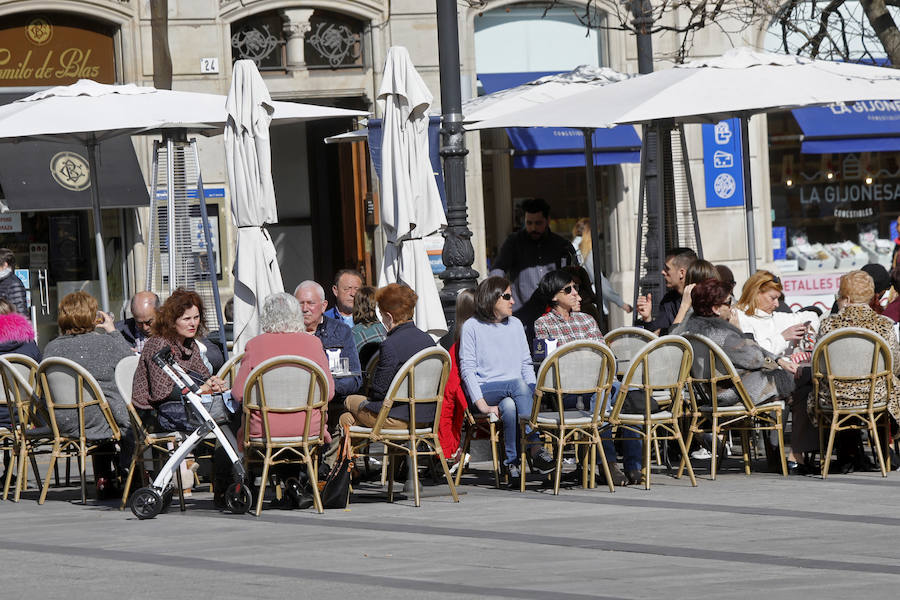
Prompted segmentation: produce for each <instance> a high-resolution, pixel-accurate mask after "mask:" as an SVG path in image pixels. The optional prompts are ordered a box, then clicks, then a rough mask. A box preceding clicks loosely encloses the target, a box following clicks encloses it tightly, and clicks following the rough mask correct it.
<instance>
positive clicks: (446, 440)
mask: <svg viewBox="0 0 900 600" xmlns="http://www.w3.org/2000/svg"><path fill="white" fill-rule="evenodd" d="M474 314H475V290H474V289H470V288H467V289H464V290H460V292H459V294H457V295H456V321H455V322H454V323H455V324H454V327H453V345H452V346H450V375H449V376H448V377H447V386H446V387H445V388H444V403H443V404H442V405H441V422H440V423H439V424H438V440H439V441H440V442H441V449H442V450H443V451H444V454H445V455H446V456H447V460H448V462H456V461H458V460H465V457H464V456H460V447H459V438H460V434H461V432H462V424H463V418H464V417H465V416H466V408H467V407H468V406H469V400H468V398H466V392H465V389H464V388H463V385H462V379H461V377H460V374H459V336H460V333H461V332H462V327H463V325H464V324H465V322H466V321H468V320H469V319H471V318H472V315H474Z"/></svg>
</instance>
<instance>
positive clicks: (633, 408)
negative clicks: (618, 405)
mask: <svg viewBox="0 0 900 600" xmlns="http://www.w3.org/2000/svg"><path fill="white" fill-rule="evenodd" d="M622 412H623V413H625V414H626V415H635V414H637V415H642V414H644V390H628V392H627V393H626V394H625V400H624V401H623V402H622ZM655 412H659V403H658V402H657V401H656V399H655V398H654V397H653V396H651V397H650V414H653V413H655Z"/></svg>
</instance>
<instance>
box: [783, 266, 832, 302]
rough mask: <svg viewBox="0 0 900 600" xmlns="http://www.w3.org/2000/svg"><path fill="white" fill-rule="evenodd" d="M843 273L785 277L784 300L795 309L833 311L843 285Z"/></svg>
mask: <svg viewBox="0 0 900 600" xmlns="http://www.w3.org/2000/svg"><path fill="white" fill-rule="evenodd" d="M842 275H843V273H811V274H809V275H783V276H782V277H781V285H782V286H784V298H785V301H786V302H787V303H788V305H789V306H790V307H791V308H792V309H794V310H797V309H800V308H803V307H805V306H818V307H819V308H822V309H827V310H831V305H832V304H834V295H835V294H836V293H837V291H838V288H839V287H840V285H841V276H842Z"/></svg>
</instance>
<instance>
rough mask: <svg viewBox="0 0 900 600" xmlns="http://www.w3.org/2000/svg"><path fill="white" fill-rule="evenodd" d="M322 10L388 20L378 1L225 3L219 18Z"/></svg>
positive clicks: (383, 5)
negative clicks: (285, 11)
mask: <svg viewBox="0 0 900 600" xmlns="http://www.w3.org/2000/svg"><path fill="white" fill-rule="evenodd" d="M292 8H294V9H298V8H299V9H303V8H305V9H321V10H327V11H330V12H335V13H340V14H344V15H347V16H348V17H353V18H355V19H359V20H360V21H365V22H380V21H382V20H384V19H385V18H387V7H386V3H385V2H381V1H378V0H355V1H352V2H348V1H346V0H344V1H341V0H256V1H253V0H251V1H250V2H243V3H241V2H236V1H235V2H223V4H222V9H221V11H220V12H219V18H220V19H222V21H223V22H224V23H226V24H231V23H233V22H234V21H239V20H241V19H244V18H247V17H249V16H251V15H254V14H257V13H261V12H267V11H271V10H279V9H282V10H283V9H292Z"/></svg>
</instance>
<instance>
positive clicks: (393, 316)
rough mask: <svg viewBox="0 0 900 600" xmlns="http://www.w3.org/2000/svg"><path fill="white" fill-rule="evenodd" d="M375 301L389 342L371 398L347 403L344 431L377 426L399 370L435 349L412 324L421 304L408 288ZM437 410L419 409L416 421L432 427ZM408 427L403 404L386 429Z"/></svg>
mask: <svg viewBox="0 0 900 600" xmlns="http://www.w3.org/2000/svg"><path fill="white" fill-rule="evenodd" d="M375 300H376V302H377V303H378V309H379V310H380V311H381V319H382V322H383V323H384V327H385V329H387V338H385V340H384V341H383V342H382V343H381V358H380V359H379V360H378V366H377V367H376V368H375V375H374V376H373V378H372V388H371V389H370V390H369V397H368V398H366V397H365V396H359V395H354V396H350V397H348V398H347V399H346V400H345V401H344V406H345V408H346V409H347V411H348V412H346V413H344V414H343V415H341V418H340V423H341V426H342V427H344V426H352V425H356V424H360V425H363V426H365V427H372V426H374V425H375V421H376V420H377V419H378V413H379V411H381V407H382V405H383V403H384V398H385V395H386V394H387V393H388V388H389V387H390V385H391V382H392V381H393V379H394V376H395V375H397V373H398V372H399V371H400V368H401V367H402V366H403V365H404V363H406V361H408V360H409V359H410V358H411V357H412V356H414V355H415V354H416V353H418V352H420V351H421V350H424V349H425V348H431V347H433V346H434V345H435V343H434V340H433V339H432V338H431V336H430V335H428V334H427V333H425V332H424V331H422V330H421V329H419V328H418V327H416V325H415V323H413V322H412V317H413V311H414V310H415V308H416V302H418V300H419V297H418V296H416V293H415V292H414V291H412V290H411V289H410V288H408V287H407V286H405V285H401V284H399V283H391V284H389V285H387V286H385V287H383V288H381V289H379V290H378V292H377V293H376V294H375ZM434 408H435V406H434V404H428V405H423V406H422V407H421V410H419V409H418V408H417V409H416V410H417V412H416V421H417V422H419V423H429V424H430V423H433V422H434ZM408 423H409V405H407V404H402V405H398V406H393V407H391V411H390V412H389V413H388V418H387V419H386V420H385V422H384V427H385V428H387V429H406V428H407V424H408Z"/></svg>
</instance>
